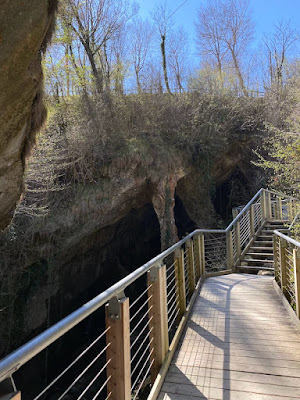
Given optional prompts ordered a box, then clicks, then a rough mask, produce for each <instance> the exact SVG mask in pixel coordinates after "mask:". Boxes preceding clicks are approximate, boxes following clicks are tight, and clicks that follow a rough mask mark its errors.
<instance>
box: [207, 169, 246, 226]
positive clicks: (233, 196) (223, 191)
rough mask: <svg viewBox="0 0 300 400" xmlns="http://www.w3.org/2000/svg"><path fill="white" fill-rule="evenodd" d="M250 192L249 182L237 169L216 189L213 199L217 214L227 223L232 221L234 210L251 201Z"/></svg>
mask: <svg viewBox="0 0 300 400" xmlns="http://www.w3.org/2000/svg"><path fill="white" fill-rule="evenodd" d="M249 192H251V188H249V181H248V180H247V178H246V176H245V175H244V174H243V172H242V171H241V169H240V168H239V167H237V168H236V169H235V170H234V172H233V173H232V174H231V176H230V177H229V178H228V179H227V180H226V181H225V182H223V183H221V184H220V185H218V186H217V187H216V191H215V194H214V196H213V199H212V201H213V205H214V208H215V211H216V213H217V214H218V215H219V216H220V217H221V218H222V220H223V221H225V222H226V223H227V222H229V221H231V220H232V208H234V207H239V206H241V205H243V204H246V203H247V202H248V201H249Z"/></svg>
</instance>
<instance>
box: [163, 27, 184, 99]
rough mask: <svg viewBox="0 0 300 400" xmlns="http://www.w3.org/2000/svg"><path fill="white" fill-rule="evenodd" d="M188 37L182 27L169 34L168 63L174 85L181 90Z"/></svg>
mask: <svg viewBox="0 0 300 400" xmlns="http://www.w3.org/2000/svg"><path fill="white" fill-rule="evenodd" d="M188 54H189V50H188V37H187V34H186V32H185V31H184V30H183V28H179V29H177V30H174V31H172V32H171V34H170V44H169V57H168V59H169V65H170V70H171V73H172V75H173V76H174V81H175V86H176V88H177V90H179V92H183V91H184V88H183V80H184V75H185V73H186V71H187V67H188Z"/></svg>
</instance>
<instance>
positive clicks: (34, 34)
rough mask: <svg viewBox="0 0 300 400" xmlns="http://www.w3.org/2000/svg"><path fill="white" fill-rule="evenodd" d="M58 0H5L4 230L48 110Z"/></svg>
mask: <svg viewBox="0 0 300 400" xmlns="http://www.w3.org/2000/svg"><path fill="white" fill-rule="evenodd" d="M56 5H57V0H31V1H21V0H13V1H12V0H2V1H1V7H0V126H1V129H0V230H1V229H3V228H4V227H5V226H7V225H8V224H9V222H10V220H11V218H12V216H13V211H14V209H15V206H16V203H17V202H18V201H19V199H20V196H21V193H22V191H23V174H24V165H25V158H26V154H27V153H28V151H29V150H30V147H31V145H32V142H34V138H35V133H36V132H37V130H38V129H39V128H40V127H41V125H42V124H43V121H44V119H45V116H46V111H45V108H44V106H43V101H42V97H43V96H42V94H43V90H42V81H43V74H42V68H41V54H42V52H43V51H44V50H45V48H46V46H47V43H48V42H49V40H50V37H51V33H52V31H53V27H54V15H55V10H56Z"/></svg>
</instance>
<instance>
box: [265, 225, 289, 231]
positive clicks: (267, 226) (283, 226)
mask: <svg viewBox="0 0 300 400" xmlns="http://www.w3.org/2000/svg"><path fill="white" fill-rule="evenodd" d="M264 229H272V230H275V229H287V228H286V227H285V225H265V226H264Z"/></svg>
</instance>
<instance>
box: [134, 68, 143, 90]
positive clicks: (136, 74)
mask: <svg viewBox="0 0 300 400" xmlns="http://www.w3.org/2000/svg"><path fill="white" fill-rule="evenodd" d="M135 78H136V86H137V91H138V94H141V93H142V87H141V82H140V76H139V71H138V69H137V68H135Z"/></svg>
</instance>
